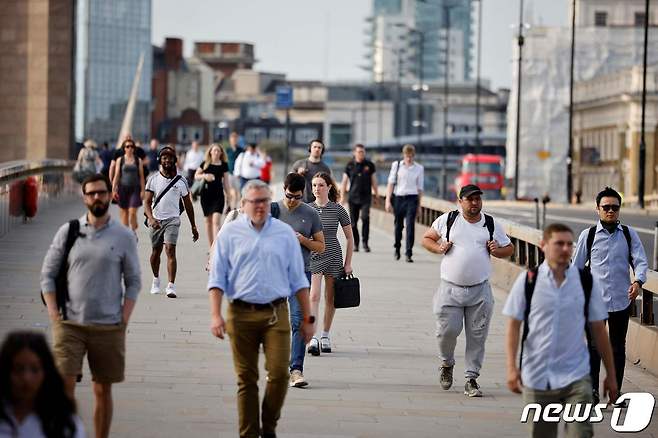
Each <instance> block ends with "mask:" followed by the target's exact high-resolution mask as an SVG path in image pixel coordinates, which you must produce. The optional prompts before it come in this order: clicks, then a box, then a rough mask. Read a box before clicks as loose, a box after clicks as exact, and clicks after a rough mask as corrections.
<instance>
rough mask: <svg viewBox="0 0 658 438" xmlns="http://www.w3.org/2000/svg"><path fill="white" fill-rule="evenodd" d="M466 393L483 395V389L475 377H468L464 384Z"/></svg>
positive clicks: (473, 395)
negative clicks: (481, 389)
mask: <svg viewBox="0 0 658 438" xmlns="http://www.w3.org/2000/svg"><path fill="white" fill-rule="evenodd" d="M464 394H465V395H467V396H469V397H482V391H480V385H478V382H476V381H475V379H468V380H467V381H466V384H465V385H464Z"/></svg>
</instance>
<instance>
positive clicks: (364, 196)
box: [340, 143, 379, 252]
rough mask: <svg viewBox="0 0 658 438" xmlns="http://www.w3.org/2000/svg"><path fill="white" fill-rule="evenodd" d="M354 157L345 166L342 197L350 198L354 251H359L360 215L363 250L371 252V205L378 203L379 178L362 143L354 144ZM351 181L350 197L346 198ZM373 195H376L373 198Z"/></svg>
mask: <svg viewBox="0 0 658 438" xmlns="http://www.w3.org/2000/svg"><path fill="white" fill-rule="evenodd" d="M353 154H354V158H353V159H352V160H351V161H350V162H349V163H347V165H346V166H345V172H344V173H343V181H342V183H341V186H340V198H341V199H343V200H344V199H348V206H349V210H350V221H351V222H352V234H353V235H354V251H357V252H358V251H359V227H358V222H359V217H361V229H362V233H361V237H362V239H363V250H364V251H365V252H370V246H368V238H369V237H370V205H371V204H372V203H373V200H374V203H375V204H376V203H377V199H378V196H379V195H378V193H377V178H376V177H375V171H376V170H375V163H373V162H372V161H370V160H367V159H366V148H365V146H363V145H362V144H360V143H357V144H356V145H354V149H353ZM348 183H349V198H346V196H345V195H346V193H347V192H348ZM373 195H374V196H375V197H374V198H373Z"/></svg>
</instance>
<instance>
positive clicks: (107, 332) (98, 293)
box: [41, 174, 141, 437]
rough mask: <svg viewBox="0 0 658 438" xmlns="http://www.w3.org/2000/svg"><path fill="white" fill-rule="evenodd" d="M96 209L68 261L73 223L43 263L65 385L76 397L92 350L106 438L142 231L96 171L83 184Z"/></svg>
mask: <svg viewBox="0 0 658 438" xmlns="http://www.w3.org/2000/svg"><path fill="white" fill-rule="evenodd" d="M82 193H83V194H84V203H85V205H86V207H87V209H88V210H89V211H88V212H87V214H86V215H84V216H83V217H81V218H80V219H79V225H80V229H79V233H78V235H77V237H76V238H75V241H74V243H73V246H72V247H71V250H70V252H69V254H68V258H67V259H66V260H63V258H64V252H65V245H66V240H67V237H68V233H69V227H70V223H67V224H64V225H62V226H61V227H60V229H59V230H58V231H57V234H55V238H54V239H53V242H52V244H51V245H50V248H49V249H48V253H47V254H46V257H45V259H44V261H43V267H42V268H41V290H42V291H43V296H44V300H45V302H46V305H47V308H48V316H49V318H50V320H51V325H52V330H53V353H54V356H55V361H56V363H57V367H58V368H59V370H60V372H61V374H62V377H63V378H64V384H65V387H66V391H67V393H68V395H69V396H70V397H71V399H74V392H75V383H76V377H77V376H78V375H80V374H81V373H82V361H83V359H84V356H85V354H87V357H88V361H89V369H90V370H91V374H92V377H93V386H94V395H95V399H96V400H95V401H96V405H95V409H94V427H95V429H96V436H97V437H107V436H109V433H110V425H111V423H112V408H113V407H112V384H113V383H118V382H121V381H123V379H124V369H125V351H126V326H127V324H128V320H129V319H130V315H131V314H132V311H133V309H134V307H135V301H136V300H137V294H139V290H140V288H141V273H140V269H139V259H138V258H137V245H136V241H135V236H134V235H133V233H132V231H130V229H128V228H126V227H124V226H123V225H121V223H119V222H117V221H115V220H114V219H112V218H111V217H110V215H109V213H108V209H109V206H110V200H111V191H110V182H109V180H108V179H107V177H106V176H104V175H101V174H96V175H92V176H90V177H88V178H87V179H85V181H83V183H82ZM62 262H64V263H67V264H68V273H67V283H68V292H69V300H68V302H67V303H66V313H65V314H66V316H67V319H66V320H63V318H62V315H64V312H62V315H60V309H59V308H58V305H57V300H56V286H55V280H56V278H57V274H58V271H59V269H60V266H61V264H62Z"/></svg>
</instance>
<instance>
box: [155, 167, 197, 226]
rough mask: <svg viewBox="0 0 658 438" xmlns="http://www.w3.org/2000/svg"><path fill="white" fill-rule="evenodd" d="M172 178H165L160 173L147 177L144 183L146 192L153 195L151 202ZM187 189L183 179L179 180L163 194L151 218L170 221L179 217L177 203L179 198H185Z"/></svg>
mask: <svg viewBox="0 0 658 438" xmlns="http://www.w3.org/2000/svg"><path fill="white" fill-rule="evenodd" d="M172 179H173V178H167V177H165V176H164V175H163V174H162V173H161V172H158V173H154V174H152V175H151V176H149V179H148V181H146V191H147V192H152V193H153V202H155V199H156V198H157V197H158V195H159V194H160V192H162V191H163V190H164V189H165V188H166V187H167V186H168V185H169V183H170V182H171V180H172ZM188 193H189V189H188V188H187V183H186V182H185V178H180V179H179V180H178V181H177V182H176V184H174V186H173V187H172V188H171V189H169V191H167V193H165V195H164V196H163V197H162V199H161V200H160V202H159V203H158V205H156V206H155V208H154V209H153V217H154V218H156V219H157V220H159V221H162V220H165V219H171V218H174V217H179V216H180V209H179V207H178V201H179V200H180V198H182V197H184V196H187V194H188Z"/></svg>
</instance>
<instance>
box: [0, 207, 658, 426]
mask: <svg viewBox="0 0 658 438" xmlns="http://www.w3.org/2000/svg"><path fill="white" fill-rule="evenodd" d="M197 208H198V206H197ZM78 213H79V214H82V208H81V204H78V203H63V204H61V205H58V206H55V207H53V208H51V209H50V210H48V211H47V212H45V213H44V212H42V214H41V215H39V216H38V217H37V218H36V220H35V221H34V222H32V223H30V224H27V225H19V226H17V227H16V228H14V230H12V232H11V233H9V234H8V235H7V236H5V237H4V238H3V239H1V240H0V284H2V288H0V309H1V310H0V312H1V314H0V335H3V336H4V334H5V333H6V332H8V331H10V330H13V329H18V328H33V329H37V330H47V328H48V319H47V315H46V313H45V310H44V308H43V306H42V305H41V303H40V299H39V298H38V292H37V291H38V289H39V281H38V279H39V270H40V266H41V262H42V259H43V255H44V254H45V251H46V249H47V247H48V245H49V244H50V241H51V239H52V236H53V233H54V232H55V230H56V228H57V227H58V226H59V225H60V224H61V223H63V222H65V221H66V220H68V219H70V218H71V217H72V216H74V215H77V214H78ZM115 217H116V215H115ZM200 225H202V224H200ZM199 228H200V229H201V230H203V229H204V228H203V227H202V226H200V227H199ZM139 238H140V243H139V252H140V258H141V260H142V261H143V263H142V271H143V283H144V285H145V286H144V288H143V290H144V291H145V292H143V293H142V294H141V295H140V298H139V301H138V304H137V307H136V310H135V313H134V317H133V319H132V321H131V324H130V326H129V334H128V352H127V357H128V363H127V379H126V382H125V383H123V384H120V385H117V386H116V387H115V391H114V397H115V418H114V425H113V428H112V436H115V437H177V438H178V437H183V436H188V437H202V436H204V437H205V436H221V437H235V436H237V409H236V400H235V399H236V394H235V393H236V385H235V377H234V374H233V364H232V360H231V353H230V347H229V344H228V342H227V341H224V342H219V341H217V340H216V339H215V338H213V337H212V336H211V335H210V332H209V330H208V325H209V312H208V304H207V303H208V299H207V294H206V292H205V285H206V273H205V271H204V269H203V267H204V265H205V259H206V251H207V241H206V238H205V236H204V235H203V234H202V236H201V238H200V239H199V242H197V243H196V244H193V243H192V240H191V233H190V231H189V225H188V224H187V221H184V225H183V228H182V233H181V239H180V245H179V248H178V250H179V260H180V262H179V274H178V278H179V281H178V282H177V283H178V284H177V286H178V290H179V292H180V298H178V299H176V300H172V299H167V298H166V297H164V296H162V295H160V296H151V295H150V294H148V287H147V286H148V285H150V280H151V275H150V272H149V271H150V269H149V268H148V262H147V260H148V254H149V247H148V242H149V240H148V237H147V233H146V229H145V228H144V227H142V228H140V231H139ZM371 244H372V248H373V252H372V253H370V254H365V253H363V252H361V253H357V254H355V258H354V263H353V266H354V268H355V273H356V274H357V275H358V276H359V278H360V279H361V282H362V288H363V291H362V305H361V307H360V308H358V309H345V310H341V311H338V312H337V315H336V319H335V329H334V331H333V341H334V348H335V352H334V353H332V354H326V355H322V356H320V357H308V358H307V361H306V372H305V375H306V377H307V378H308V380H309V381H310V386H309V387H308V388H307V389H293V390H290V391H289V393H288V397H287V399H286V405H285V409H284V412H283V417H282V419H281V421H280V424H279V428H278V433H279V436H281V437H284V438H285V437H298V438H301V437H309V436H321V437H393V436H412V437H435V436H453V437H456V436H458V437H482V436H494V435H495V436H505V437H521V436H525V429H524V426H522V425H521V424H520V423H519V417H520V413H521V409H522V403H521V399H520V397H518V396H516V395H514V394H512V393H510V392H509V391H508V390H507V389H506V386H505V369H504V364H505V357H504V346H503V341H504V319H503V317H502V316H501V306H502V303H503V302H504V297H505V295H504V293H503V291H500V290H497V291H495V295H496V315H495V317H494V319H493V322H492V327H491V333H490V337H489V342H488V346H487V353H486V359H485V364H484V369H483V374H482V377H481V378H480V380H479V382H480V384H481V385H482V389H483V391H484V393H485V397H484V398H481V399H468V398H467V397H465V396H464V395H463V393H462V390H463V386H462V380H461V379H460V378H459V377H460V375H461V370H462V367H463V364H464V360H463V349H464V344H463V341H462V339H460V342H459V344H458V346H457V367H456V370H455V371H456V373H455V376H456V377H458V378H457V380H456V384H455V386H454V387H453V388H452V389H451V390H449V391H443V390H441V388H440V387H439V385H438V373H437V365H438V363H437V358H436V342H435V337H434V321H433V315H432V312H431V297H432V293H433V291H434V289H435V288H436V286H437V278H438V259H437V258H435V257H433V256H431V255H430V254H428V253H426V252H425V251H424V250H422V249H421V248H420V247H419V246H418V245H417V254H416V256H415V257H414V258H415V261H416V263H414V264H407V263H405V262H404V261H399V262H395V261H394V260H393V258H392V248H391V243H390V238H389V236H387V235H385V234H384V233H383V232H381V231H378V230H374V231H373V238H372V243H371ZM163 260H164V259H163ZM161 274H162V275H164V274H165V272H164V263H163V267H162V273H161ZM261 369H262V361H261ZM263 375H264V371H262V372H261V380H262V376H263ZM627 377H628V381H626V382H624V389H625V390H626V391H631V390H642V391H649V392H651V393H653V394H654V395H656V394H658V380H657V379H656V378H655V377H653V376H651V375H649V374H647V373H645V372H643V371H642V370H641V369H640V368H638V367H636V366H633V365H630V364H629V365H628V367H627ZM89 383H90V380H89V373H88V371H85V377H84V380H83V382H82V383H81V384H80V386H79V388H78V390H77V396H78V401H79V408H80V411H81V414H82V417H83V420H84V421H85V424H86V425H87V427H88V428H89V430H91V419H92V400H93V397H92V394H91V388H90V385H89ZM261 387H262V383H261ZM609 424H610V413H609V412H608V413H607V414H606V418H605V420H604V422H603V423H602V424H600V425H597V426H596V432H597V436H613V435H614V434H613V432H612V431H611V429H610V427H609ZM634 436H652V437H658V420H654V421H653V422H652V424H651V425H650V426H649V428H648V429H647V430H645V431H644V432H642V433H640V434H636V435H634Z"/></svg>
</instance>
